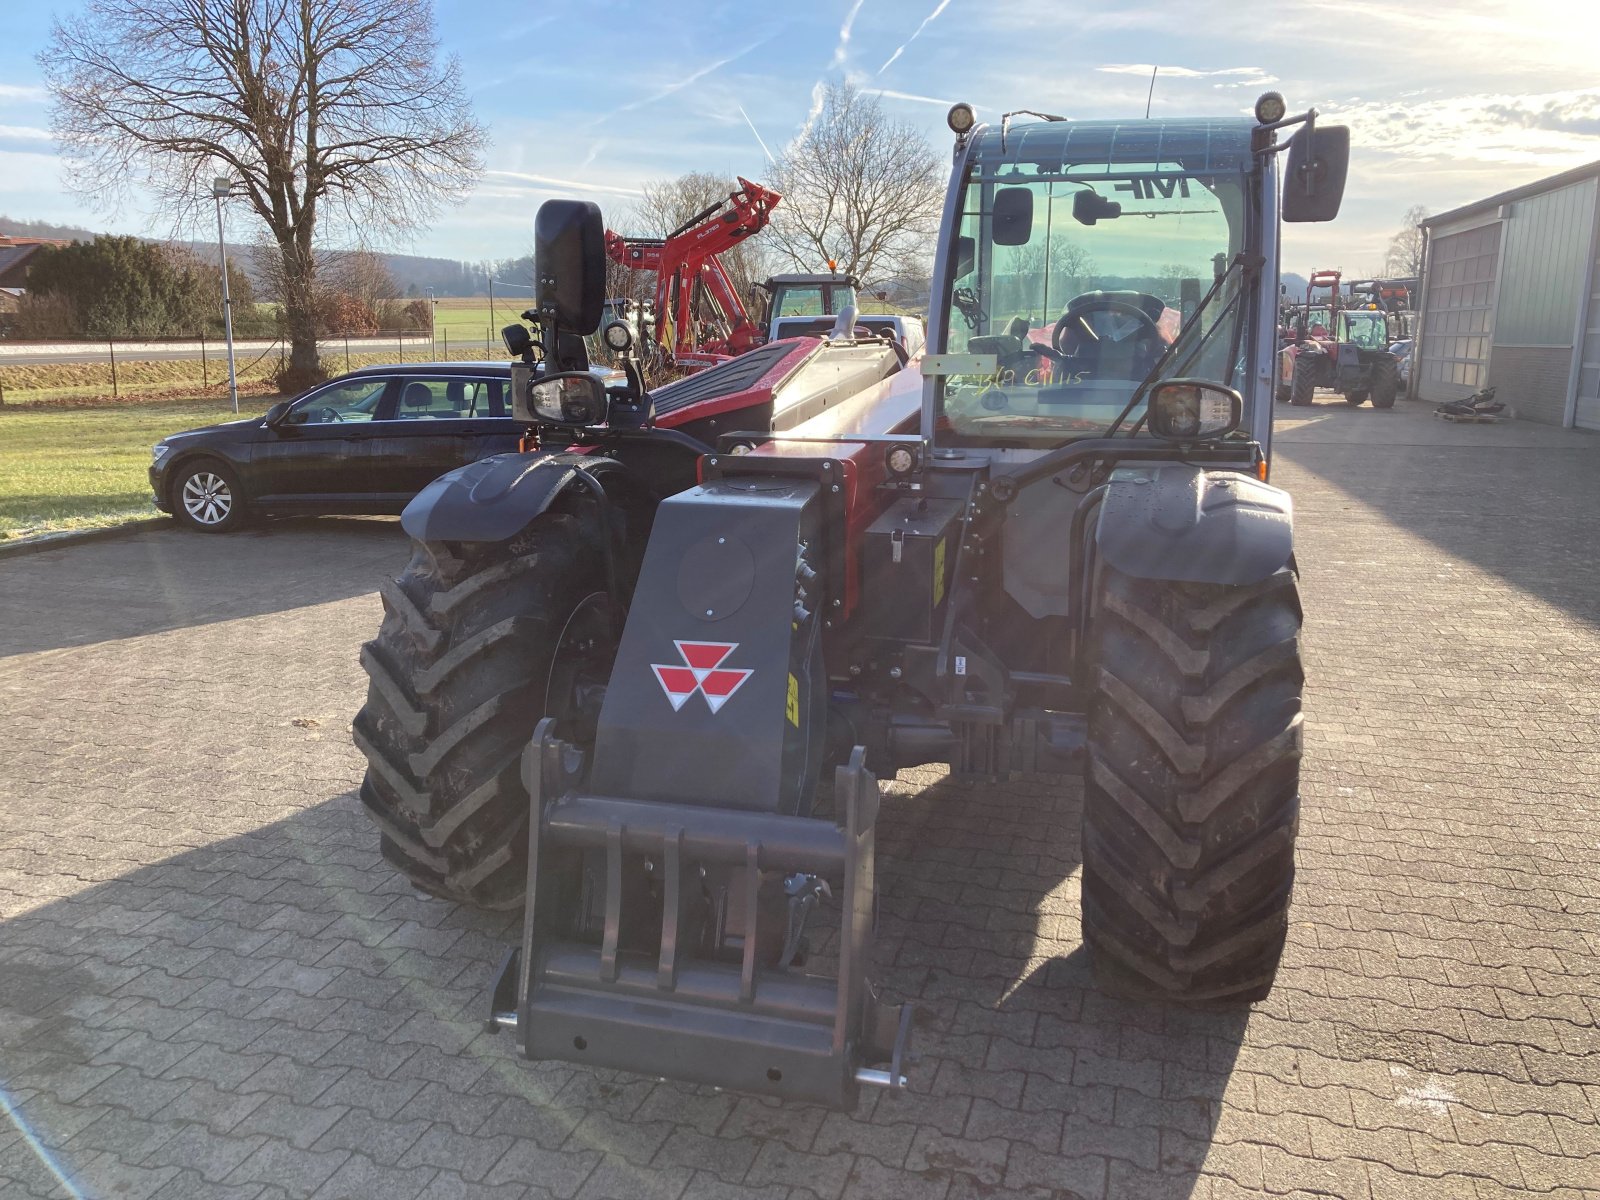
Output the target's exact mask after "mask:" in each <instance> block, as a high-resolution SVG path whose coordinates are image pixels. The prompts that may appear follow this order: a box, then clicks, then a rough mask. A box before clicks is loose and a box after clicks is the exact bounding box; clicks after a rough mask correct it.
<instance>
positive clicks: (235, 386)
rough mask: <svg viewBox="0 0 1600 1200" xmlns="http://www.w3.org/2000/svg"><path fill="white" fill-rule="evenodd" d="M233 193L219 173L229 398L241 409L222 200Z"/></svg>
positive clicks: (215, 195) (216, 195)
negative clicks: (234, 351)
mask: <svg viewBox="0 0 1600 1200" xmlns="http://www.w3.org/2000/svg"><path fill="white" fill-rule="evenodd" d="M231 195H233V180H231V179H229V178H227V176H225V175H219V176H218V177H217V178H215V179H213V180H212V181H211V198H212V199H213V200H215V201H216V202H217V254H218V255H219V256H220V257H221V259H222V329H223V332H224V333H225V334H226V335H227V338H228V398H229V399H230V400H232V401H233V411H234V412H235V413H237V412H238V411H239V377H238V375H237V374H236V373H235V371H234V366H233V298H232V297H231V296H229V295H228V244H227V242H226V241H224V240H223V236H222V202H223V200H225V199H227V198H228V197H229V196H231Z"/></svg>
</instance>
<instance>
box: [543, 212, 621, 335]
mask: <svg viewBox="0 0 1600 1200" xmlns="http://www.w3.org/2000/svg"><path fill="white" fill-rule="evenodd" d="M533 281H534V300H535V303H534V306H535V307H536V308H537V309H538V311H539V314H540V315H541V316H545V317H553V318H554V319H555V321H556V323H557V325H559V326H561V327H562V328H564V329H566V330H569V331H571V332H573V333H577V334H581V335H583V336H587V335H589V334H591V333H593V332H594V331H595V330H596V329H598V328H600V314H601V311H602V310H603V309H604V308H605V301H606V247H605V222H604V221H603V220H602V219H601V217H600V206H599V205H598V204H593V203H591V202H590V201H588V200H546V201H545V202H544V203H543V204H541V205H540V206H539V215H538V216H537V217H535V218H534V222H533Z"/></svg>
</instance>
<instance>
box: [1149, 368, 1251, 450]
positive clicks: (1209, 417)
mask: <svg viewBox="0 0 1600 1200" xmlns="http://www.w3.org/2000/svg"><path fill="white" fill-rule="evenodd" d="M1149 414H1150V415H1149V417H1148V418H1147V424H1148V425H1149V426H1150V432H1151V433H1153V434H1155V436H1156V437H1158V438H1164V439H1166V440H1167V441H1169V442H1209V441H1214V440H1216V439H1217V438H1220V437H1226V436H1227V435H1228V434H1230V433H1232V432H1233V431H1234V430H1235V429H1237V428H1239V422H1240V421H1241V420H1242V419H1243V418H1244V400H1243V399H1241V398H1240V396H1239V393H1238V392H1236V391H1234V390H1233V389H1232V388H1230V387H1223V386H1222V385H1221V384H1220V383H1212V382H1210V381H1209V380H1205V379H1163V380H1162V381H1161V382H1160V383H1158V384H1156V385H1155V386H1154V387H1153V388H1151V389H1150V406H1149Z"/></svg>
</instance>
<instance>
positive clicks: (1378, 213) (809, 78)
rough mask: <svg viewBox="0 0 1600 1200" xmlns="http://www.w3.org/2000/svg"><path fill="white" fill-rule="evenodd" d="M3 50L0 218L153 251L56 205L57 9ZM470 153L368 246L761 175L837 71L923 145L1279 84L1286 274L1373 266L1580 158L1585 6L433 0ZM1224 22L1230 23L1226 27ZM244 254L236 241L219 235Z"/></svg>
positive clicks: (1590, 118) (1596, 146) (1589, 83)
mask: <svg viewBox="0 0 1600 1200" xmlns="http://www.w3.org/2000/svg"><path fill="white" fill-rule="evenodd" d="M6 7H7V16H6V26H7V36H6V38H5V39H4V40H3V41H0V213H4V214H6V215H9V216H12V217H16V218H23V219H31V220H48V221H53V222H58V223H65V224H80V225H83V226H86V227H88V228H91V229H96V230H106V231H110V232H119V233H140V234H148V235H152V236H164V235H166V234H168V233H170V232H171V229H170V227H169V226H168V225H167V224H165V223H164V222H165V221H166V217H165V216H164V215H162V214H160V213H156V212H152V211H150V210H149V209H148V207H146V206H145V205H144V204H142V203H141V201H140V200H139V198H137V197H135V198H132V199H130V201H128V202H127V203H125V204H124V205H123V206H121V207H120V208H119V209H116V210H95V209H92V208H90V207H88V206H86V205H85V204H84V203H83V202H82V201H80V200H79V199H78V198H77V197H75V196H74V195H72V194H71V192H70V191H69V190H68V189H67V186H66V173H65V172H64V171H63V169H62V163H61V161H60V159H59V158H58V156H57V153H56V148H55V145H54V143H53V142H52V140H51V137H50V133H49V124H50V121H49V101H48V97H47V95H46V94H45V91H44V87H43V79H42V75H41V72H40V69H39V65H38V63H37V62H36V60H35V56H36V55H37V54H38V53H39V52H40V51H42V50H43V49H44V48H45V46H46V44H47V41H48V36H49V28H50V23H51V20H52V17H53V16H55V15H57V14H60V15H67V14H70V13H73V12H74V11H76V10H77V8H78V5H77V4H76V3H74V2H72V0H62V2H60V3H50V2H47V0H11V2H10V3H9V4H8V5H7V6H6ZM436 14H437V22H438V29H439V36H440V41H441V44H442V47H443V49H444V51H445V52H447V53H451V54H454V55H457V56H458V57H459V58H460V61H461V64H462V68H463V72H464V77H465V79H466V82H467V86H468V88H469V89H470V92H471V94H472V98H473V101H474V105H475V108H476V111H477V114H478V117H479V119H480V120H481V121H482V122H483V123H484V124H485V125H486V126H487V128H488V130H489V133H490V137H491V145H490V147H489V149H488V152H487V170H486V171H485V173H484V175H483V177H482V179H481V180H480V181H478V182H477V183H476V184H475V185H473V186H471V187H470V188H465V189H463V190H462V191H461V193H460V203H459V204H457V205H455V206H454V207H451V208H449V209H448V210H446V211H445V212H444V213H443V214H442V215H441V216H440V217H439V218H438V219H437V220H436V221H435V222H434V223H433V224H432V225H431V227H430V228H429V229H427V230H426V231H424V232H422V233H420V234H419V235H417V236H416V237H415V238H414V239H413V240H412V241H411V242H409V243H408V244H404V245H393V246H389V247H386V248H389V249H394V250H399V251H405V252H410V253H417V254H428V255H439V256H443V257H449V258H461V259H467V260H482V259H492V258H511V257H515V256H517V255H521V254H524V253H527V252H528V250H529V249H530V247H531V241H532V236H531V230H532V222H533V215H534V212H535V210H536V209H537V207H538V205H539V203H540V202H541V201H543V200H545V199H547V198H548V197H550V196H555V195H569V196H581V197H584V198H587V199H592V200H595V201H596V202H598V203H599V204H600V205H601V207H602V208H603V209H605V210H607V211H608V212H612V213H615V214H617V216H618V221H617V223H618V224H619V225H621V226H625V225H626V221H625V219H624V213H623V212H619V211H618V210H619V209H621V210H625V209H626V207H627V206H628V205H629V204H630V203H631V202H632V201H633V200H634V199H635V198H636V196H637V194H638V189H639V186H640V184H641V182H643V181H647V180H652V179H660V178H666V177H671V176H674V175H677V174H681V173H683V172H686V171H714V172H722V173H726V174H729V175H734V174H741V175H744V176H746V177H747V178H751V179H755V180H757V181H760V180H762V179H763V178H764V177H765V176H764V172H765V171H766V170H767V168H768V166H769V162H770V156H771V155H772V154H774V153H778V152H781V150H782V148H783V146H784V145H785V144H786V143H787V142H788V141H789V140H790V139H792V138H793V137H794V136H795V135H796V133H798V132H799V130H800V129H801V128H802V127H803V126H804V124H805V122H806V119H807V116H808V113H809V112H810V111H811V110H812V106H813V104H814V102H815V99H816V97H817V96H818V95H819V94H820V85H821V84H823V83H824V82H825V81H828V80H842V79H849V80H851V81H853V82H855V83H856V84H857V85H858V86H859V87H861V88H862V89H863V90H866V91H870V92H874V93H877V94H878V95H880V97H881V99H882V102H883V104H884V105H885V107H886V108H887V109H889V110H890V112H891V113H892V114H893V115H895V116H897V117H899V118H901V119H903V120H905V121H908V122H910V123H912V124H913V125H915V126H917V127H918V128H921V129H923V130H925V131H926V132H927V133H928V135H929V136H930V137H931V138H933V140H934V142H935V143H936V145H937V146H938V147H939V150H940V154H941V156H942V155H943V154H944V153H945V150H946V148H947V147H948V146H949V144H950V134H949V133H948V131H947V130H946V128H945V125H944V116H945V112H946V110H947V108H948V107H949V105H950V104H951V103H952V102H954V101H956V100H965V101H968V102H970V103H972V104H973V105H974V106H975V107H976V108H977V110H978V115H979V119H980V120H997V119H998V118H999V116H1000V115H1001V114H1002V113H1003V112H1005V111H1007V110H1014V109H1024V108H1029V109H1038V110H1042V111H1046V112H1052V113H1057V114H1060V115H1063V116H1067V117H1084V118H1107V117H1140V116H1142V115H1143V112H1144V107H1145V100H1146V92H1147V89H1148V87H1149V83H1150V71H1151V68H1152V66H1157V67H1159V68H1160V70H1159V71H1158V72H1157V75H1156V83H1155V91H1154V96H1153V100H1152V106H1151V115H1152V116H1191V115H1213V114H1215V115H1230V114H1243V113H1246V112H1248V111H1249V109H1250V107H1251V105H1252V104H1253V102H1254V100H1255V98H1256V96H1257V95H1259V94H1260V93H1261V92H1262V91H1264V90H1266V89H1268V88H1271V89H1275V90H1278V91H1281V92H1282V93H1283V94H1284V96H1285V98H1286V99H1287V100H1288V103H1289V105H1290V109H1291V111H1300V110H1301V109H1303V108H1305V107H1307V106H1313V105H1314V106H1315V107H1316V108H1317V109H1318V110H1319V112H1320V113H1321V114H1322V117H1321V119H1323V120H1325V121H1342V122H1345V123H1348V124H1349V125H1350V127H1351V137H1352V145H1353V150H1352V159H1351V165H1350V177H1349V183H1348V186H1347V189H1346V193H1345V201H1344V208H1343V211H1342V212H1341V214H1340V216H1339V219H1338V220H1337V221H1334V222H1332V223H1330V224H1327V225H1309V226H1305V225H1302V226H1290V227H1287V228H1286V230H1285V242H1284V256H1283V269H1284V270H1285V271H1298V272H1300V273H1301V274H1306V273H1308V272H1309V271H1310V270H1312V269H1313V268H1316V269H1327V268H1337V269H1342V270H1345V271H1346V272H1349V273H1366V272H1370V271H1375V270H1377V269H1379V268H1381V266H1382V262H1383V256H1384V250H1385V248H1386V246H1387V244H1388V241H1389V238H1390V237H1391V236H1392V234H1393V233H1394V232H1395V231H1396V230H1397V229H1398V228H1399V226H1400V224H1401V218H1402V215H1403V214H1404V213H1405V211H1406V210H1407V209H1408V208H1410V207H1411V206H1412V205H1417V204H1421V205H1424V206H1426V207H1427V208H1428V209H1429V210H1430V211H1432V212H1442V211H1444V210H1447V209H1450V208H1453V207H1455V206H1457V205H1460V204H1464V203H1467V202H1469V201H1472V200H1475V199H1479V198H1481V197H1484V196H1487V195H1491V194H1493V193H1495V192H1498V191H1502V190H1504V189H1506V188H1510V187H1515V186H1517V185H1519V184H1522V183H1527V182H1531V181H1533V180H1536V179H1539V178H1541V177H1543V176H1545V175H1549V174H1553V173H1555V172H1558V171H1561V170H1565V169H1567V168H1569V167H1573V166H1577V165H1580V164H1583V163H1586V162H1592V161H1594V160H1596V159H1600V76H1597V75H1596V72H1595V69H1594V65H1593V62H1594V48H1595V46H1596V45H1597V44H1600V5H1595V4H1592V3H1588V4H1578V3H1572V2H1567V3H1554V2H1547V0H1451V2H1450V3H1448V4H1433V5H1426V4H1417V3H1410V4H1408V3H1404V2H1403V0H1401V2H1398V3H1397V2H1393V0H1331V2H1330V0H1293V2H1291V3H1288V4H1283V5H1272V4H1265V5H1249V6H1246V5H1243V4H1240V3H1239V2H1238V0H1093V2H1090V3H1080V2H1078V0H872V2H871V3H865V2H864V0H807V2H806V3H805V4H797V5H750V4H743V3H740V4H735V3H720V2H713V0H674V2H672V3H667V4H663V3H661V0H544V2H543V3H541V4H539V5H537V6H535V5H522V4H515V5H507V4H503V3H499V4H489V3H487V2H486V0H436ZM1240 14H1248V16H1242V15H1240ZM237 236H239V239H240V240H244V231H243V230H240V231H239V234H238V235H237Z"/></svg>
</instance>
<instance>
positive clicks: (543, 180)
mask: <svg viewBox="0 0 1600 1200" xmlns="http://www.w3.org/2000/svg"><path fill="white" fill-rule="evenodd" d="M484 174H485V175H493V176H495V177H497V178H500V179H515V180H517V181H518V182H520V183H536V184H539V185H541V186H543V187H554V188H562V189H571V190H572V191H575V192H606V193H609V194H611V195H613V196H642V195H644V193H643V192H642V191H640V190H639V189H638V188H630V187H613V186H611V185H609V184H604V183H589V182H580V181H578V180H576V179H556V178H553V177H552V176H549V175H529V174H527V173H525V172H523V171H498V170H489V171H485V172H484Z"/></svg>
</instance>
